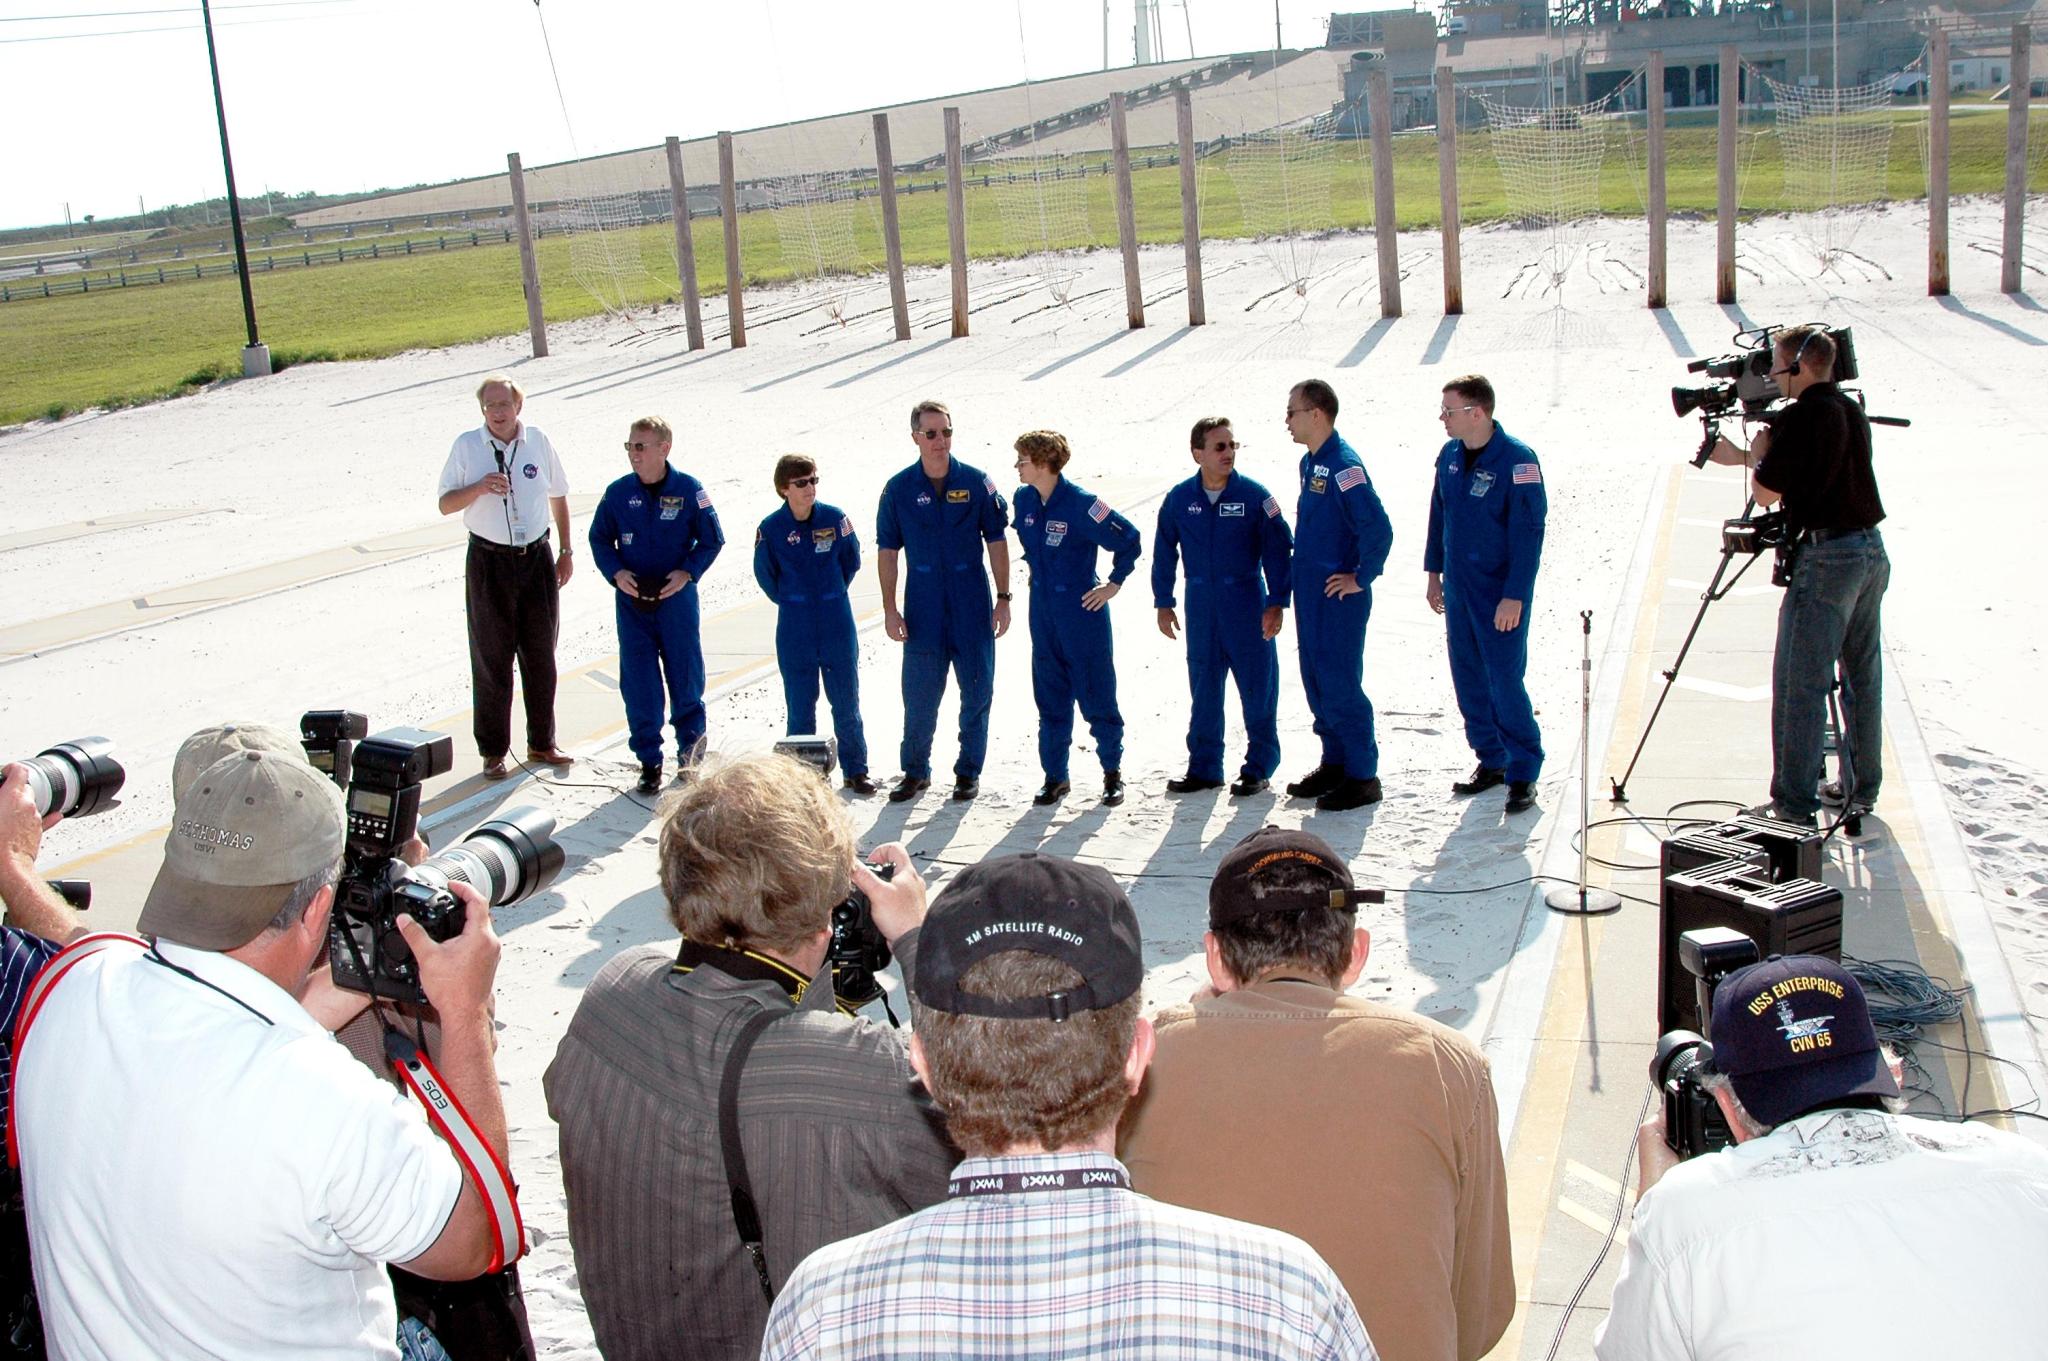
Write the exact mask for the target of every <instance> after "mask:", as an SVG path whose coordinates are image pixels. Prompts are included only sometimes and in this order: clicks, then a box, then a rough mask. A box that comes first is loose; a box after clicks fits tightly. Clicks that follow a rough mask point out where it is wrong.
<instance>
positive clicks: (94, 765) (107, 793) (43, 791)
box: [22, 737, 128, 818]
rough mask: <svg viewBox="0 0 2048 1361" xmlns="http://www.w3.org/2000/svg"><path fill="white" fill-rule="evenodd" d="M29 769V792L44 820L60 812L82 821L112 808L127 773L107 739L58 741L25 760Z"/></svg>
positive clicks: (112, 745) (85, 738)
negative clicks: (107, 808)
mask: <svg viewBox="0 0 2048 1361" xmlns="http://www.w3.org/2000/svg"><path fill="white" fill-rule="evenodd" d="M22 764H23V765H25V766H27V767H28V787H29V793H30V795H31V796H33V797H34V799H35V801H36V812H37V814H39V815H40V816H42V817H48V816H50V814H52V813H61V814H63V815H64V816H65V817H67V818H82V817H85V816H87V815H88V814H91V813H97V812H99V811H100V810H101V809H102V808H106V807H109V806H110V805H111V804H112V803H113V801H114V796H115V795H116V794H118V793H120V792H121V783H122V781H124V780H126V779H127V778H128V772H127V771H125V770H123V769H121V763H120V762H119V761H116V760H115V759H114V744H113V743H112V742H109V741H108V740H107V739H106V738H104V737H81V738H79V739H78V740H77V741H75V742H59V743H58V744H57V745H56V746H54V747H50V748H48V749H47V750H44V751H41V752H38V753H37V754H36V755H35V757H34V758H32V759H30V760H27V761H23V762H22Z"/></svg>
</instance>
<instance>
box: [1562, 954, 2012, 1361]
mask: <svg viewBox="0 0 2048 1361" xmlns="http://www.w3.org/2000/svg"><path fill="white" fill-rule="evenodd" d="M1711 1034H1712V1037H1713V1057H1712V1060H1711V1065H1712V1070H1713V1071H1712V1075H1710V1076H1707V1077H1706V1078H1705V1084H1706V1086H1707V1088H1708V1090H1709V1091H1711V1092H1712V1093H1713V1096H1714V1100H1715V1101H1716V1103H1717V1104H1718V1105H1719V1106H1720V1108H1721V1111H1722V1113H1723V1114H1724V1115H1725V1116H1726V1117H1727V1119H1728V1125H1729V1128H1730V1130H1731V1131H1732V1132H1733V1134H1734V1138H1735V1144H1734V1146H1733V1147H1730V1148H1724V1149H1722V1150H1720V1151H1719V1152H1717V1153H1709V1154H1706V1155H1704V1156H1702V1157H1698V1158H1693V1159H1691V1160H1689V1161H1686V1162H1682V1163H1681V1162H1678V1161H1677V1155H1676V1154H1674V1153H1673V1152H1672V1151H1671V1149H1670V1147H1669V1146H1668V1145H1667V1144H1666V1143H1665V1141H1664V1127H1663V1118H1662V1116H1661V1115H1660V1116H1659V1117H1658V1118H1657V1119H1655V1120H1652V1121H1650V1122H1649V1123H1648V1124H1646V1125H1644V1126H1643V1128H1642V1130H1641V1131H1640V1133H1639V1134H1638V1136H1637V1139H1636V1147H1637V1151H1638V1154H1639V1156H1640V1158H1641V1162H1642V1183H1641V1187H1640V1190H1639V1192H1638V1195H1637V1199H1636V1210H1635V1222H1634V1226H1633V1227H1632V1228H1631V1230H1630V1235H1629V1240H1628V1256H1627V1259H1626V1260H1625V1262H1624V1263H1623V1265H1622V1270H1621V1277H1620V1279H1619V1280H1617V1281H1616V1282H1615V1285H1614V1301H1613V1305H1612V1307H1611V1309H1610V1310H1609V1313H1608V1316H1607V1320H1606V1322H1605V1323H1603V1324H1602V1325H1601V1326H1600V1328H1599V1330H1598V1331H1597V1332H1595V1334H1594V1338H1593V1345H1594V1351H1595V1353H1596V1354H1597V1355H1598V1356H1599V1357H1601V1358H1602V1361H1620V1359H1621V1358H1628V1359H1629V1361H1640V1359H1641V1358H1665V1357H1673V1358H1679V1357H1684V1358H1710V1357H1711V1358H1721V1357H1729V1358H1732V1357H1736V1356H1748V1355H1751V1354H1752V1353H1754V1352H1756V1351H1757V1350H1759V1349H1760V1348H1763V1349H1768V1350H1770V1351H1771V1352H1774V1353H1776V1354H1779V1355H1783V1356H1812V1357H1821V1356H1829V1357H1836V1356H1840V1357H1851V1356H1853V1357H1857V1358H1859V1359H1860V1361H1885V1359H1886V1358H1894V1357H1896V1358H1900V1361H1905V1358H1914V1361H1920V1359H1921V1358H1925V1357H1930V1356H1959V1357H1980V1356H2018V1355H2020V1354H2022V1353H2027V1354H2033V1353H2034V1352H2035V1351H2036V1350H2037V1349H2038V1346H2039V1341H2040V1338H2041V1337H2042V1335H2043V1333H2044V1332H2048V1300H2044V1297H2043V1295H2042V1291H2041V1282H2042V1281H2043V1280H2048V1152H2044V1151H2043V1150H2042V1149H2041V1148H2040V1147H2038V1146H2037V1145H2035V1144H2033V1143H2031V1142H2029V1141H2027V1140H2025V1139H2022V1138H2020V1137H2019V1136H2018V1135H2014V1134H2007V1133H2005V1132H2004V1131H2002V1130H1996V1129H1992V1128H1990V1127H1989V1126H1986V1125H1978V1124H1952V1123H1949V1122H1948V1121H1944V1120H1928V1119H1920V1118H1917V1117H1914V1116H1910V1115H1896V1114H1893V1113H1892V1112H1891V1111H1890V1110H1888V1109H1887V1105H1888V1104H1890V1099H1891V1098H1895V1097H1896V1096H1897V1095H1898V1093H1899V1087H1898V1083H1897V1082H1896V1081H1895V1080H1894V1077H1893V1075H1892V1072H1891V1069H1890V1066H1889V1062H1888V1059H1887V1055H1886V1054H1885V1052H1884V1050H1883V1049H1882V1048H1881V1047H1880V1046H1879V1044H1878V1041H1877V1032H1876V1031H1875V1030H1874V1029H1873V1028H1872V1026H1871V1023H1870V1011H1869V1008H1868V1006H1867V1005H1866V1003H1865V1001H1864V997H1863V989H1862V988H1861V987H1860V986H1859V985H1858V984H1857V982H1856V980H1855V979H1854V978H1852V977H1850V975H1849V973H1848V971H1847V970H1845V969H1844V968H1842V966H1841V965H1840V964H1837V963H1835V962H1834V961H1832V960H1828V959H1822V958H1819V957H1817V956H1814V955H1787V956H1773V957H1772V958H1770V959H1767V960H1765V961H1763V962H1762V963H1760V964H1752V965H1750V966H1749V967H1747V968H1745V969H1739V970H1737V971H1736V972H1734V973H1732V974H1729V975H1728V976H1727V977H1726V978H1724V979H1722V980H1721V983H1720V985H1719V986H1718V987H1716V988H1715V990H1714V1000H1713V1022H1712V1027H1711ZM1892 1290H1896V1291H1898V1292H1900V1294H1901V1295H1902V1296H1904V1297H1905V1298H1904V1299H1902V1300H1898V1301H1897V1303H1904V1304H1905V1306H1906V1307H1903V1308H1900V1307H1896V1304H1895V1302H1894V1299H1893V1298H1892V1297H1888V1296H1887V1294H1886V1293H1885V1292H1887V1291H1892Z"/></svg>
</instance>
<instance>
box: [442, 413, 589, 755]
mask: <svg viewBox="0 0 2048 1361" xmlns="http://www.w3.org/2000/svg"><path fill="white" fill-rule="evenodd" d="M476 400H477V405H478V406H480V407H482V408H483V415H484V423H483V424H482V425H481V426H479V427H478V428H476V429H475V430H465V431H463V432H462V434H460V435H458V436H456V438H455V444H454V446H453V447H452V448H450V449H449V450H448V461H447V463H446V464H444V465H443V466H442V468H441V487H440V490H441V499H440V506H441V513H442V514H443V515H453V514H455V513H456V512H457V511H460V512H462V523H463V525H464V527H465V528H467V529H468V530H469V560H468V563H467V564H466V566H465V569H464V580H465V582H466V583H467V590H468V604H469V678H470V688H471V691H472V693H473V703H474V706H475V716H476V745H477V751H478V753H479V754H480V755H481V756H482V757H483V758H484V778H485V779H489V780H502V779H504V778H505V777H506V776H507V775H509V774H510V773H511V769H510V767H509V766H508V765H507V764H506V760H505V758H506V755H507V753H509V752H510V751H511V749H512V660H513V658H514V657H517V658H518V660H519V679H520V684H521V686H522V688H523V690H524V693H525V696H526V754H527V756H528V758H529V759H531V760H534V761H538V762H541V763H542V764H545V765H552V766H567V765H571V764H573V762H572V760H571V758H569V757H568V756H566V755H564V754H563V753H562V751H561V750H560V748H558V747H556V745H555V636H556V634H557V632H558V631H559V629H560V626H561V600H560V595H559V592H560V590H561V588H562V587H564V586H566V585H568V584H569V574H570V572H571V571H573V570H574V568H575V559H574V550H573V549H572V547H571V545H570V543H569V479H568V477H567V476H566V475H565V474H564V473H563V472H562V460H561V459H560V458H559V457H558V456H557V455H556V453H555V446H554V445H553V444H551V443H549V441H548V437H547V436H546V435H545V434H543V433H542V432H541V431H540V430H539V429H537V428H536V427H534V426H531V425H527V424H525V423H524V422H522V421H521V420H520V419H519V413H520V410H521V408H523V407H524V406H525V404H526V394H525V393H523V392H521V391H520V390H519V384H517V383H515V382H513V381H512V379H511V378H509V377H507V376H506V375H505V374H502V373H494V374H491V375H490V376H488V377H487V378H485V379H484V381H483V382H482V383H481V384H480V385H478V387H477V390H476ZM550 517H552V518H553V520H554V523H555V538H556V544H550V542H549V540H548V520H549V518H550ZM557 546H559V549H560V551H559V552H556V551H555V548H556V547H557Z"/></svg>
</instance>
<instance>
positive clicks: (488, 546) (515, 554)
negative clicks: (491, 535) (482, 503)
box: [469, 530, 548, 558]
mask: <svg viewBox="0 0 2048 1361" xmlns="http://www.w3.org/2000/svg"><path fill="white" fill-rule="evenodd" d="M469 546H470V547H471V548H481V549H482V550H483V551H484V552H486V553H502V554H504V555H505V556H506V557H508V558H523V557H526V556H527V555H528V554H530V553H538V552H540V551H542V550H543V549H545V548H546V547H547V546H548V536H547V531H545V530H543V531H541V536H540V537H539V538H538V539H535V540H534V541H533V542H532V543H530V544H528V545H526V547H524V548H514V547H513V546H512V545H511V544H509V543H498V542H497V541H495V540H493V539H486V538H485V537H484V536H483V535H481V534H472V535H470V536H469Z"/></svg>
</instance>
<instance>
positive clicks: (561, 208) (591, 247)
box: [535, 161, 673, 316]
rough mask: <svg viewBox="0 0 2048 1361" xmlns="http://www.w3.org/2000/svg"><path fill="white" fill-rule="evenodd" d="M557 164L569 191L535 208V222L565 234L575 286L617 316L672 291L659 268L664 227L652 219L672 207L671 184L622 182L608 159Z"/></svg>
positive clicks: (657, 219)
mask: <svg viewBox="0 0 2048 1361" xmlns="http://www.w3.org/2000/svg"><path fill="white" fill-rule="evenodd" d="M559 169H560V170H561V172H562V179H563V181H564V183H565V184H566V187H567V191H568V192H567V193H566V194H565V195H564V196H563V197H561V198H558V199H556V200H554V201H553V202H551V203H548V204H545V205H544V206H543V207H542V209H541V210H540V211H538V212H536V213H535V222H536V224H537V225H538V226H540V228H541V230H542V231H543V233H547V232H552V231H560V232H563V233H565V234H566V235H567V237H568V256H569V277H570V278H572V279H574V280H575V281H576V285H577V287H579V288H581V289H583V291H584V292H586V293H588V294H589V295H590V296H591V297H592V298H593V299H595V300H596V302H597V305H598V306H599V307H601V308H603V309H604V310H605V312H607V313H608V314H611V315H614V316H626V315H630V313H631V312H632V310H633V309H635V308H637V307H639V306H641V305H642V304H643V303H645V302H647V301H648V300H649V299H651V298H657V297H661V296H663V295H665V294H667V293H669V292H670V291H672V287H673V286H672V285H671V283H670V282H669V280H668V279H667V278H666V277H663V276H662V275H660V274H657V272H656V269H655V265H656V263H657V262H658V261H659V259H660V257H661V249H660V243H659V241H658V240H657V239H656V238H658V237H659V236H660V234H661V233H660V232H659V229H658V228H655V227H652V226H650V225H649V224H652V223H656V222H659V221H660V219H661V218H662V216H663V215H664V214H665V213H666V212H667V211H668V207H669V203H668V199H669V195H668V192H667V190H666V189H659V190H650V189H647V188H644V187H641V186H638V185H634V184H628V183H623V182H622V179H623V177H622V176H621V175H620V174H619V173H618V171H617V170H616V169H615V168H613V167H612V166H611V165H610V164H609V163H608V162H606V161H583V162H576V163H572V164H570V165H568V166H564V167H560V168H559ZM543 239H545V238H543ZM650 242H653V244H654V251H653V254H652V255H650V253H649V249H648V247H649V244H650Z"/></svg>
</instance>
